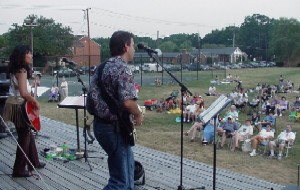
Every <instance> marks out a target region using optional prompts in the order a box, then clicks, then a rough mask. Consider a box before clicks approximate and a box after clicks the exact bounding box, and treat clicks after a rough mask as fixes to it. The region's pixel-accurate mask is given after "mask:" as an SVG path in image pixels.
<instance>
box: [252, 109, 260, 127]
mask: <svg viewBox="0 0 300 190" xmlns="http://www.w3.org/2000/svg"><path fill="white" fill-rule="evenodd" d="M250 122H251V125H252V126H253V127H255V128H256V129H257V130H260V127H259V125H260V115H258V114H257V112H253V113H252V115H251V117H250Z"/></svg>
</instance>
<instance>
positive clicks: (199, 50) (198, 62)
mask: <svg viewBox="0 0 300 190" xmlns="http://www.w3.org/2000/svg"><path fill="white" fill-rule="evenodd" d="M200 40H201V37H200V34H199V33H198V54H199V55H198V56H199V58H198V60H197V80H199V74H198V70H199V64H200V60H201V48H200Z"/></svg>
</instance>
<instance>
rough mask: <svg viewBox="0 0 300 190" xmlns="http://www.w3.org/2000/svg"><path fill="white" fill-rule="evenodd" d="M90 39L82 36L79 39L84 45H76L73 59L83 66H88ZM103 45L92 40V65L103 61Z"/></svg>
mask: <svg viewBox="0 0 300 190" xmlns="http://www.w3.org/2000/svg"><path fill="white" fill-rule="evenodd" d="M88 40H89V39H88V38H87V37H84V38H81V39H80V40H79V41H80V42H81V43H82V46H76V47H74V52H73V53H74V55H73V61H74V62H75V63H78V64H79V65H82V66H88V64H89V41H88ZM100 52H101V46H100V45H99V44H97V43H96V42H94V41H93V40H91V41H90V60H91V63H90V64H91V66H92V65H98V64H100V62H101V56H100Z"/></svg>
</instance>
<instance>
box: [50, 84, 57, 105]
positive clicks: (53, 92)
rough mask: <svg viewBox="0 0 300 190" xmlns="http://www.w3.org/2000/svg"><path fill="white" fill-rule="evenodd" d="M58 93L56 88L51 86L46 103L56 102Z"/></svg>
mask: <svg viewBox="0 0 300 190" xmlns="http://www.w3.org/2000/svg"><path fill="white" fill-rule="evenodd" d="M58 91H59V89H58V87H57V86H55V85H52V88H51V90H50V94H49V99H48V102H52V101H55V102H57V101H58V96H59V94H58Z"/></svg>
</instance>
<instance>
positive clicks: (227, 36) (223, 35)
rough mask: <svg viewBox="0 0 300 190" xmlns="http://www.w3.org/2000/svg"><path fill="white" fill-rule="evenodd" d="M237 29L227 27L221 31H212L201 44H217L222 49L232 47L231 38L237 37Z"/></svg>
mask: <svg viewBox="0 0 300 190" xmlns="http://www.w3.org/2000/svg"><path fill="white" fill-rule="evenodd" d="M238 31H239V28H238V27H236V26H228V27H226V28H223V29H221V30H218V29H216V30H213V31H212V32H211V33H209V34H206V35H205V37H204V38H203V40H201V42H202V44H219V45H221V46H223V47H225V46H227V47H229V46H232V45H233V36H234V35H235V36H237V35H238Z"/></svg>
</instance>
